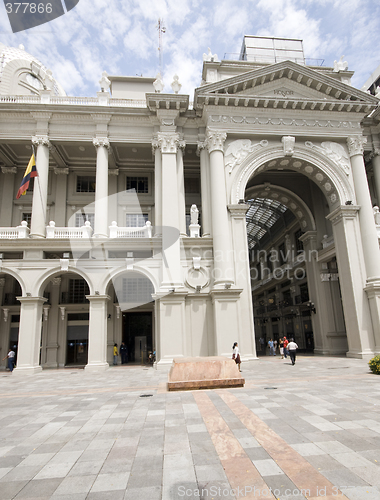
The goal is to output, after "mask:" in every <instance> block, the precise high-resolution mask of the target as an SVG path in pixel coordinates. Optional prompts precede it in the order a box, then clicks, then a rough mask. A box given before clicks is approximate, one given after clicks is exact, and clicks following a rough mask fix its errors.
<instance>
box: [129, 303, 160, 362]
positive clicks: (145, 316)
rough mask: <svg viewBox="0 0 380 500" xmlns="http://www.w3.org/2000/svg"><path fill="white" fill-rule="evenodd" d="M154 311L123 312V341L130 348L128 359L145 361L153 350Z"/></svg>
mask: <svg viewBox="0 0 380 500" xmlns="http://www.w3.org/2000/svg"><path fill="white" fill-rule="evenodd" d="M152 339H153V335H152V313H151V312H127V313H124V314H123V342H124V343H125V345H126V346H127V348H128V361H131V362H135V363H142V362H145V361H146V360H147V358H148V356H149V352H150V351H152V350H153V342H152Z"/></svg>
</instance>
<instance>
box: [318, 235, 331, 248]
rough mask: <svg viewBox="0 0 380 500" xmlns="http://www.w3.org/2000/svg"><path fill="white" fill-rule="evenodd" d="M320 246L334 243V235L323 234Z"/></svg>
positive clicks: (324, 246)
mask: <svg viewBox="0 0 380 500" xmlns="http://www.w3.org/2000/svg"><path fill="white" fill-rule="evenodd" d="M321 244H322V248H327V247H329V246H331V245H333V244H334V235H331V236H328V235H327V234H325V235H324V236H323V238H322V241H321Z"/></svg>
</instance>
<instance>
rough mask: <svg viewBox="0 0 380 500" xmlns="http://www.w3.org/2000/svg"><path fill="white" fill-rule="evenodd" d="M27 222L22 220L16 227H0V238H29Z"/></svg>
mask: <svg viewBox="0 0 380 500" xmlns="http://www.w3.org/2000/svg"><path fill="white" fill-rule="evenodd" d="M29 232H30V230H29V228H28V223H27V222H26V221H25V220H23V221H22V222H21V224H20V226H17V227H0V240H16V239H18V238H29Z"/></svg>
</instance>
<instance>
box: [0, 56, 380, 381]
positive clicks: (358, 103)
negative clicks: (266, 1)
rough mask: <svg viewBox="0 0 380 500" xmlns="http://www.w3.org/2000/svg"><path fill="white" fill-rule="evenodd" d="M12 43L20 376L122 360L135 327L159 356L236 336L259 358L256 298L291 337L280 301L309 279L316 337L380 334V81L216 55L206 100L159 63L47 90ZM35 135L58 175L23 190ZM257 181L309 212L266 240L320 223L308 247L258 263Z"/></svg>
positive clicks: (333, 345) (134, 355) (13, 269)
mask: <svg viewBox="0 0 380 500" xmlns="http://www.w3.org/2000/svg"><path fill="white" fill-rule="evenodd" d="M297 47H298V46H297ZM1 50H2V51H3V52H4V54H5V55H6V57H3V59H2V60H3V61H6V60H8V59H9V61H8V62H7V63H6V64H5V65H4V66H3V67H2V76H1V78H2V80H1V81H0V113H1V118H2V119H1V121H0V162H1V173H0V193H1V195H0V196H1V201H0V204H1V205H0V254H1V259H0V305H1V317H0V347H1V352H0V355H1V356H2V357H4V356H5V354H6V352H7V349H8V348H9V346H10V345H16V346H17V368H16V369H15V371H14V374H15V375H17V374H23V373H35V372H37V371H38V370H40V369H41V367H62V366H65V365H70V364H79V365H85V366H86V369H87V370H104V369H106V368H107V366H108V363H110V362H111V361H112V354H113V345H114V343H115V342H116V343H117V344H120V343H121V341H124V342H126V343H127V345H128V350H129V355H130V359H131V360H134V361H136V362H141V361H142V362H143V361H144V358H145V357H146V356H147V354H148V352H149V351H151V350H156V351H157V361H158V364H159V365H160V364H166V363H171V361H172V359H173V357H180V356H211V355H226V356H230V352H231V346H232V344H233V342H234V341H237V342H238V343H239V347H240V350H241V352H242V353H243V359H246V360H249V359H255V358H256V341H255V331H254V330H255V327H254V313H255V316H256V327H257V328H264V326H263V325H264V324H266V323H269V324H270V325H271V326H270V328H271V329H270V330H267V331H266V333H265V334H266V335H269V336H270V335H274V334H275V331H274V329H273V328H274V323H275V322H276V321H277V322H278V320H276V321H274V320H273V318H275V317H276V318H279V313H278V314H277V313H276V312H275V308H272V311H269V309H268V307H269V305H270V304H276V302H277V303H280V302H281V303H282V308H283V309H284V307H285V309H286V307H290V306H289V302H287V305H284V304H285V302H284V300H285V299H284V297H281V294H283V293H284V292H283V290H285V287H287V288H286V290H289V293H290V295H289V293H288V292H287V293H288V295H286V297H288V299H289V297H291V301H292V303H293V302H294V300H295V297H296V296H297V297H298V296H300V297H301V295H302V290H305V289H306V288H307V290H308V299H307V300H301V299H300V300H301V302H298V306H297V307H298V309H297V311H298V312H299V314H300V315H302V314H303V312H304V311H306V312H307V311H309V313H310V314H309V316H310V318H309V319H308V321H309V324H310V326H309V328H312V331H313V348H314V350H315V351H316V352H317V353H322V354H334V353H347V356H352V357H371V356H372V355H373V354H374V353H379V352H380V308H379V298H380V259H379V257H380V256H379V243H378V234H377V227H376V224H375V220H374V216H373V209H372V205H373V204H375V203H380V194H378V193H380V175H379V169H380V164H379V163H378V161H377V160H378V159H379V156H378V155H379V151H380V147H379V143H380V136H379V132H380V128H379V119H378V116H379V115H378V108H377V106H378V99H377V98H376V97H374V96H372V95H369V94H367V93H365V92H362V91H360V90H357V89H355V88H353V87H352V86H351V85H350V78H351V76H352V74H353V73H352V72H350V71H348V70H347V69H345V68H344V67H343V66H339V65H336V67H335V69H332V68H326V67H318V66H307V65H306V64H305V63H303V64H298V63H296V62H294V61H289V60H285V61H280V62H275V63H273V64H272V63H268V62H265V61H264V62H263V61H260V62H259V63H257V62H255V61H250V60H239V61H222V62H219V61H218V60H217V57H215V56H212V55H210V54H209V55H205V57H204V59H205V61H204V67H203V75H202V85H201V86H200V87H199V88H197V89H196V91H195V96H194V103H193V104H192V105H190V104H189V96H187V95H182V94H179V93H172V94H164V93H162V92H157V91H156V92H154V91H153V90H152V91H151V92H148V93H146V92H147V90H146V89H147V88H150V87H151V86H152V87H153V88H155V89H156V90H157V89H159V88H160V82H157V81H155V82H152V81H151V80H152V79H142V81H141V87H140V88H139V82H138V79H136V78H132V79H128V78H121V77H110V78H109V79H108V78H107V75H103V78H102V80H101V88H102V89H103V91H102V92H99V93H98V94H97V97H96V98H93V97H89V98H75V97H67V96H65V95H64V92H63V91H59V92H58V93H57V89H58V90H59V89H60V87H59V84H56V85H51V86H50V87H49V86H47V85H46V84H45V90H41V89H40V88H38V87H39V85H37V83H36V82H35V80H32V79H31V77H33V78H35V79H37V80H38V81H39V82H40V83H41V86H42V88H43V87H44V82H45V80H46V74H48V75H49V78H50V81H54V82H55V80H54V79H53V78H52V75H51V74H50V73H46V71H45V70H44V71H45V72H44V71H42V70H41V69H40V72H37V70H36V69H34V70H33V68H36V67H37V66H38V64H39V66H38V67H39V68H42V65H40V63H38V61H37V62H36V61H35V60H34V59H33V58H32V57H31V56H30V55H27V57H26V56H23V59H21V56H20V53H19V52H17V51H21V49H12V50H13V51H14V50H16V53H13V52H12V50H11V51H10V52H11V53H9V50H10V49H7V48H4V47H2V48H1ZM7 58H8V59H7ZM28 64H29V66H28ZM8 66H9V67H8ZM10 66H11V67H10ZM28 72H29V73H28ZM6 74H7V75H8V77H7V78H8V80H7V82H8V83H6V84H5V83H4V82H5V81H3V75H6ZM27 74H30V75H31V77H29V81H30V82H32V83H34V86H32V85H29V87H28V92H29V94H28V95H26V92H24V89H26V88H27V83H25V84H24V83H23V82H28V78H27ZM44 75H45V77H44ZM44 78H45V80H44ZM20 82H21V83H20ZM20 85H21V87H22V89H23V90H22V91H20V90H19V89H20V88H21V87H20ZM110 87H111V90H112V87H113V88H114V90H115V93H116V94H117V97H114V96H113V95H110V94H109V93H108V89H109V88H110ZM173 88H174V87H173ZM178 88H179V85H178V81H177V87H176V88H174V90H175V91H176V89H177V90H178ZM54 89H56V90H54ZM129 90H130V91H131V92H132V94H133V95H132V94H129V93H128V92H129ZM141 93H142V94H143V95H145V99H143V100H142V99H141V95H140V94H141ZM128 96H129V97H128ZM365 139H366V141H365ZM32 146H33V147H34V148H35V150H36V153H37V170H38V174H39V176H38V178H36V179H35V180H34V187H33V189H29V191H28V193H27V194H26V195H25V196H22V197H21V198H20V199H19V200H16V193H17V190H18V188H19V186H20V182H21V179H22V177H23V175H24V171H25V167H26V165H27V163H28V161H29V158H30V155H31V152H32V149H31V148H32ZM364 157H365V158H366V162H365V161H364ZM366 167H367V171H366ZM368 181H369V182H368ZM127 189H135V190H136V192H135V194H133V193H132V194H131V192H127ZM257 199H259V200H272V201H273V200H274V201H278V202H279V203H280V204H281V207H285V208H284V210H285V209H287V210H288V212H287V213H288V214H290V213H292V214H293V218H292V217H288V218H287V220H286V221H285V222H286V224H285V226H284V228H283V230H282V231H277V232H276V234H275V235H274V236H273V238H272V239H271V240H270V241H269V240H265V238H264V239H263V240H261V241H260V238H256V240H255V239H253V240H252V241H254V243H255V245H256V244H258V245H259V247H260V248H261V249H262V250H265V251H267V252H268V251H269V250H270V249H271V248H272V247H276V248H277V249H278V247H279V246H280V245H281V244H282V243H283V244H284V245H285V246H286V248H288V249H289V250H290V251H291V250H292V248H293V247H295V246H297V244H298V243H297V242H298V241H302V243H303V248H304V250H305V252H306V253H307V255H308V256H309V257H307V258H306V259H305V260H304V261H303V262H302V263H301V264H300V263H298V262H295V259H294V258H293V257H289V258H288V259H286V261H285V262H277V263H275V265H274V266H272V269H270V270H269V271H268V272H267V275H266V276H264V275H260V276H256V277H252V279H251V274H252V272H250V268H255V267H257V264H260V265H261V264H264V262H261V263H260V256H258V260H255V259H256V256H255V255H254V252H252V249H254V246H253V247H252V246H249V244H248V242H249V241H251V240H250V239H249V238H248V242H247V223H246V213H247V211H248V215H249V209H250V207H252V206H253V200H257ZM194 205H195V208H194ZM273 206H274V205H273ZM198 211H199V224H198ZM263 220H264V219H257V220H256V223H257V222H258V223H259V224H262V226H263V228H264V226H265V224H264V222H263ZM23 221H24V222H23ZM265 227H266V226H265ZM137 228H139V229H137ZM265 230H266V229H265ZM300 231H301V233H302V234H301V233H300ZM296 233H297V237H295V236H294V235H295V234H296ZM198 235H199V236H198ZM248 236H249V235H248ZM256 248H258V247H256ZM299 268H302V269H304V270H305V271H306V272H303V273H302V278H300V276H301V272H300V271H297V269H299ZM274 269H282V270H283V271H285V272H284V273H283V274H284V275H283V277H281V279H277V277H276V276H275V275H274V274H273V272H274ZM287 281H289V283H286V285H285V286H284V287H282V285H283V284H284V283H285V282H287ZM281 287H282V288H281ZM273 289H274V290H273ZM276 294H277V295H276ZM151 297H153V299H154V300H153V301H152V300H151ZM272 297H274V298H275V301H274V302H273V301H272V302H270V301H269V299H271V300H272ZM276 297H277V298H276ZM252 298H253V300H254V303H253V304H252ZM288 299H287V300H288ZM293 299H294V300H293ZM260 301H261V302H262V304H261V303H260ZM294 305H297V303H296V302H294ZM260 308H261V310H260V311H259V310H258V309H260ZM262 308H264V310H262ZM313 308H314V311H315V312H314V311H313ZM290 313H291V310H288V309H286V310H285V311H283V314H282V313H281V314H282V316H281V318H280V320H281V321H280V322H281V324H282V327H280V329H278V330H277V334H281V333H284V331H283V330H281V328H285V326H284V325H285V323H284V321H285V320H284V318H285V316H286V315H288V316H290ZM276 314H277V316H276ZM259 316H260V322H258V317H259ZM264 319H266V320H267V321H266V322H264V321H262V320H264ZM265 328H267V327H265ZM295 333H296V332H295ZM263 334H264V333H263V331H260V333H259V334H257V335H256V340H257V338H258V336H261V335H263ZM309 347H310V346H309Z"/></svg>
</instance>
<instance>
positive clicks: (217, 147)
mask: <svg viewBox="0 0 380 500" xmlns="http://www.w3.org/2000/svg"><path fill="white" fill-rule="evenodd" d="M226 139H227V133H226V132H222V131H221V130H210V129H207V133H206V141H205V142H206V146H207V148H208V150H209V152H210V153H212V152H213V151H221V152H222V153H223V152H224V142H225V140H226Z"/></svg>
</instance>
